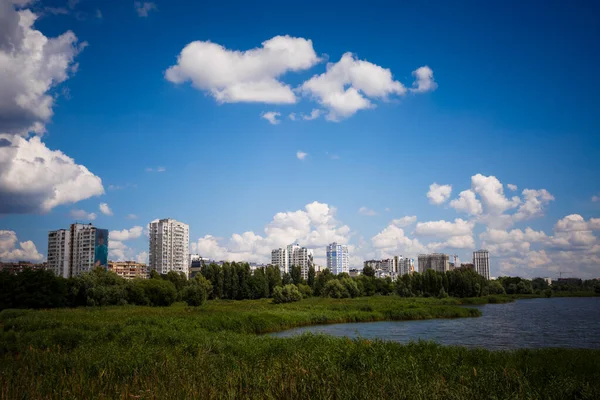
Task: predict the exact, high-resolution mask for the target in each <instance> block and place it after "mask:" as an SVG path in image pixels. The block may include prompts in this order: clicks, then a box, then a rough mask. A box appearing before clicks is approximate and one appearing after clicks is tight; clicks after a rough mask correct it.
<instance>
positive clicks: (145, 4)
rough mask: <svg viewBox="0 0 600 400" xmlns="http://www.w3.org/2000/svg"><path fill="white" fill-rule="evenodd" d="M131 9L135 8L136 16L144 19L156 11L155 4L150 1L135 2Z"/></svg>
mask: <svg viewBox="0 0 600 400" xmlns="http://www.w3.org/2000/svg"><path fill="white" fill-rule="evenodd" d="M133 7H134V8H135V12H136V13H137V15H138V16H140V17H144V18H145V17H147V16H148V14H149V13H150V11H153V10H154V11H156V10H158V8H157V7H156V4H154V3H153V2H151V1H135V2H134V3H133Z"/></svg>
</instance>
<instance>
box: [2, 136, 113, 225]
mask: <svg viewBox="0 0 600 400" xmlns="http://www.w3.org/2000/svg"><path fill="white" fill-rule="evenodd" d="M0 136H2V135H0ZM4 137H5V138H7V140H10V141H11V146H6V147H0V214H8V213H35V212H48V211H50V210H52V209H53V208H54V207H56V206H58V205H62V204H71V203H76V202H78V201H80V200H84V199H87V198H90V197H93V196H99V195H101V194H104V187H103V186H102V180H101V179H100V178H99V177H98V176H96V175H94V174H93V173H91V172H90V171H89V170H88V169H87V168H86V167H84V166H83V165H79V164H77V163H75V161H74V160H73V159H72V158H70V157H68V156H66V155H65V154H63V153H62V152H61V151H58V150H50V149H48V148H47V147H46V145H45V144H44V143H42V141H41V140H40V138H39V137H37V136H34V137H32V138H29V139H25V138H23V137H20V136H12V137H10V136H6V135H4Z"/></svg>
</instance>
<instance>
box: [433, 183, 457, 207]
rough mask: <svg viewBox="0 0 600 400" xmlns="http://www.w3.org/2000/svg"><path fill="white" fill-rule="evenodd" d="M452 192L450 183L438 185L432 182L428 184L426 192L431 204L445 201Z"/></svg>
mask: <svg viewBox="0 0 600 400" xmlns="http://www.w3.org/2000/svg"><path fill="white" fill-rule="evenodd" d="M451 193H452V185H438V184H437V183H432V184H431V185H430V186H429V192H427V198H428V199H429V202H430V203H431V204H436V205H439V204H442V203H445V202H446V201H447V200H448V199H449V198H450V194H451Z"/></svg>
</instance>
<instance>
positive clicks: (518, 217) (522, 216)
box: [513, 189, 554, 221]
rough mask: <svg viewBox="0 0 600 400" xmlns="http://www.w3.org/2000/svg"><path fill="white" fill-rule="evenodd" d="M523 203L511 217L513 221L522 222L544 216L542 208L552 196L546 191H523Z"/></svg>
mask: <svg viewBox="0 0 600 400" xmlns="http://www.w3.org/2000/svg"><path fill="white" fill-rule="evenodd" d="M523 197H524V199H525V202H524V203H522V204H521V205H520V206H519V208H518V209H517V212H516V213H515V214H514V215H513V219H514V220H515V221H524V220H528V219H532V218H538V217H541V216H543V215H544V207H545V206H546V205H547V204H548V203H549V202H550V201H552V200H554V196H552V195H551V194H550V193H549V192H548V191H547V190H546V189H540V190H534V189H525V190H523Z"/></svg>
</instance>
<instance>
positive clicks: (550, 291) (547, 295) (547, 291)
mask: <svg viewBox="0 0 600 400" xmlns="http://www.w3.org/2000/svg"><path fill="white" fill-rule="evenodd" d="M544 296H546V297H552V289H546V290H544Z"/></svg>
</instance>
